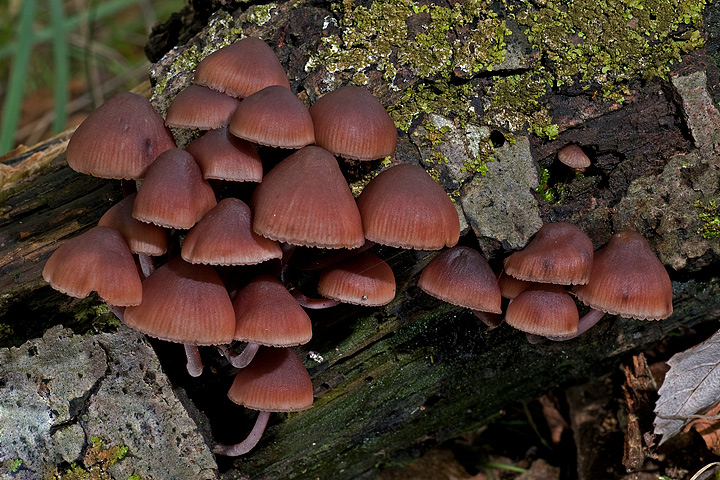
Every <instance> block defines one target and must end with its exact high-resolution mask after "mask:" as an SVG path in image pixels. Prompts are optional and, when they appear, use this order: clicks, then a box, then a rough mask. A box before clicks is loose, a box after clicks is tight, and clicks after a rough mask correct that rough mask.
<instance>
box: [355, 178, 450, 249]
mask: <svg viewBox="0 0 720 480" xmlns="http://www.w3.org/2000/svg"><path fill="white" fill-rule="evenodd" d="M357 203H358V208H359V210H360V215H361V217H362V223H363V228H364V230H365V238H367V239H368V240H371V241H373V242H377V243H382V244H383V245H390V246H392V247H401V248H416V249H418V250H440V249H441V248H443V247H445V246H448V247H452V246H454V245H455V244H456V243H457V242H458V239H459V238H460V220H459V218H458V213H457V210H456V209H455V206H454V205H453V203H452V200H450V197H448V195H447V193H445V190H444V189H443V188H442V187H441V186H440V184H438V183H437V182H436V181H435V180H433V179H432V177H430V175H428V173H427V172H426V171H425V170H424V169H423V168H422V167H421V166H419V165H410V164H403V165H395V166H393V167H390V168H388V169H387V170H385V171H383V172H381V173H380V174H379V175H378V176H377V177H375V178H373V179H372V180H370V182H369V183H368V184H367V186H366V187H365V189H364V190H363V191H362V193H361V194H360V197H359V198H358V200H357Z"/></svg>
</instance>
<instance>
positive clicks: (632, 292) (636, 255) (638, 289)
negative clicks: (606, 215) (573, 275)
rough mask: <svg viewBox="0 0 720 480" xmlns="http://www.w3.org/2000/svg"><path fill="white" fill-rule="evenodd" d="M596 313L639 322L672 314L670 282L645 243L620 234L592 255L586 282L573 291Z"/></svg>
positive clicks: (628, 233)
mask: <svg viewBox="0 0 720 480" xmlns="http://www.w3.org/2000/svg"><path fill="white" fill-rule="evenodd" d="M573 290H574V292H575V295H576V296H577V297H578V298H579V299H580V300H581V301H582V302H583V303H584V304H585V305H588V306H589V307H592V308H594V309H596V310H602V311H604V312H607V313H610V314H613V315H620V316H621V317H632V318H637V319H639V320H660V319H663V318H667V317H669V316H670V315H671V314H672V312H673V305H672V283H671V282H670V276H669V275H668V273H667V271H666V270H665V267H664V266H663V264H662V263H661V262H660V260H658V258H657V257H656V256H655V254H654V253H653V251H652V249H651V248H650V244H649V243H648V241H647V240H646V239H645V237H643V236H642V235H640V234H639V233H637V232H632V231H622V232H618V233H616V234H615V235H613V236H612V237H611V238H610V241H609V242H608V243H607V245H605V246H604V247H603V248H601V249H600V250H598V251H597V252H596V253H595V259H594V260H593V268H592V272H591V273H590V281H589V282H588V283H587V284H586V285H578V286H575V287H574V288H573Z"/></svg>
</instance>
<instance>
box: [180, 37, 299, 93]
mask: <svg viewBox="0 0 720 480" xmlns="http://www.w3.org/2000/svg"><path fill="white" fill-rule="evenodd" d="M193 82H194V83H195V84H196V85H204V86H206V87H210V88H212V89H213V90H218V91H220V92H223V93H225V94H227V95H230V96H233V97H238V98H245V97H247V96H250V95H252V94H253V93H255V92H259V91H260V90H262V89H263V88H265V87H269V86H270V85H281V86H283V87H285V88H288V89H289V88H290V82H289V81H288V78H287V75H286V74H285V70H284V69H283V67H282V65H281V64H280V61H279V60H278V58H277V56H276V55H275V52H273V50H272V48H270V47H269V46H268V44H267V43H265V42H264V41H262V40H260V39H259V38H254V37H247V38H243V39H242V40H238V41H237V42H235V43H232V44H230V45H227V46H225V47H223V48H221V49H219V50H217V51H215V52H213V53H211V54H210V55H208V56H207V57H205V58H204V59H203V60H202V61H201V62H200V63H199V64H198V66H197V69H196V70H195V79H194V80H193Z"/></svg>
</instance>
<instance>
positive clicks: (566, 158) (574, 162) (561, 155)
mask: <svg viewBox="0 0 720 480" xmlns="http://www.w3.org/2000/svg"><path fill="white" fill-rule="evenodd" d="M557 156H558V160H560V162H561V163H563V164H565V165H567V166H568V167H570V168H571V169H572V170H573V171H575V172H577V173H582V172H584V171H585V169H586V168H588V167H589V166H590V159H589V158H588V156H587V155H585V152H583V149H582V148H580V147H579V146H578V145H574V144H571V145H567V146H565V147H563V148H561V149H560V150H559V151H558V154H557Z"/></svg>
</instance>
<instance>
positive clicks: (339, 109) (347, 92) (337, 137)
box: [310, 86, 397, 160]
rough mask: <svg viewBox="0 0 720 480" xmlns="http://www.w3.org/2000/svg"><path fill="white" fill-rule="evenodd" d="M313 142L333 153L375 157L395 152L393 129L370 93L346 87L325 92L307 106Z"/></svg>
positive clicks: (343, 155)
mask: <svg viewBox="0 0 720 480" xmlns="http://www.w3.org/2000/svg"><path fill="white" fill-rule="evenodd" d="M310 115H312V120H313V123H314V124H315V143H316V144H317V145H318V146H320V147H323V148H324V149H326V150H329V151H330V152H332V153H333V154H335V155H339V156H341V157H345V158H350V159H354V160H375V159H377V158H383V157H388V156H390V155H392V154H393V153H395V147H396V145H397V128H396V127H395V123H394V122H393V121H392V118H390V115H388V114H387V112H386V111H385V108H384V107H383V106H382V105H381V104H380V102H379V101H378V99H377V98H375V97H374V96H373V95H372V94H371V93H370V92H368V91H367V90H365V89H364V88H361V87H353V86H346V87H340V88H338V89H337V90H333V91H331V92H328V93H326V94H325V95H323V96H322V97H320V98H319V99H318V100H317V101H316V102H315V103H314V104H313V105H312V106H311V107H310Z"/></svg>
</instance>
